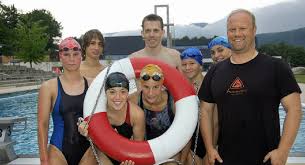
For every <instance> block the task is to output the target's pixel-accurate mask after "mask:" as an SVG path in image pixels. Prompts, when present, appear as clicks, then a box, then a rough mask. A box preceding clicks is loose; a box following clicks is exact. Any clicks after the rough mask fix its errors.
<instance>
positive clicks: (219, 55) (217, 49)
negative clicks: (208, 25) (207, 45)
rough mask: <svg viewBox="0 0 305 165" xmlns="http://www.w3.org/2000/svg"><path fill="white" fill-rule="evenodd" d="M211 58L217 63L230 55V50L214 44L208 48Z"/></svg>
mask: <svg viewBox="0 0 305 165" xmlns="http://www.w3.org/2000/svg"><path fill="white" fill-rule="evenodd" d="M210 53H211V56H212V60H213V61H214V62H215V63H217V62H220V61H222V60H225V59H227V58H229V57H230V56H231V50H230V49H229V48H226V47H224V46H222V45H215V46H213V47H212V48H211V50H210Z"/></svg>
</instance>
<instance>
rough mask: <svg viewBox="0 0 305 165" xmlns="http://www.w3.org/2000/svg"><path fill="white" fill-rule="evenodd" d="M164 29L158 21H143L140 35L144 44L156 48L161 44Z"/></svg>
mask: <svg viewBox="0 0 305 165" xmlns="http://www.w3.org/2000/svg"><path fill="white" fill-rule="evenodd" d="M163 35H164V30H163V29H162V28H161V23H160V21H145V22H144V24H143V30H142V37H143V39H144V41H145V46H147V47H149V48H156V47H158V46H160V45H161V42H162V37H163Z"/></svg>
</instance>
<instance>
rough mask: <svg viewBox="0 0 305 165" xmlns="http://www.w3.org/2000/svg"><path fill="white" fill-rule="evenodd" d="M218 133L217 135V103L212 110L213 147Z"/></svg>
mask: <svg viewBox="0 0 305 165" xmlns="http://www.w3.org/2000/svg"><path fill="white" fill-rule="evenodd" d="M218 135H219V125H218V109H217V105H215V107H214V111H213V145H214V147H215V148H216V147H217V141H218Z"/></svg>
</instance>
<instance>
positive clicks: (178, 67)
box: [174, 50, 182, 73]
mask: <svg viewBox="0 0 305 165" xmlns="http://www.w3.org/2000/svg"><path fill="white" fill-rule="evenodd" d="M174 55H175V56H174V57H175V61H176V65H177V69H178V70H179V71H180V72H181V73H182V69H181V66H182V65H181V58H180V52H178V51H177V50H175V52H174Z"/></svg>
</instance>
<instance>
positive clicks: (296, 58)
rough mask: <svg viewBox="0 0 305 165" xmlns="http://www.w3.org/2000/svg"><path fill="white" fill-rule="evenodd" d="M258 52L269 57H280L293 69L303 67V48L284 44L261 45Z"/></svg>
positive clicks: (304, 55)
mask: <svg viewBox="0 0 305 165" xmlns="http://www.w3.org/2000/svg"><path fill="white" fill-rule="evenodd" d="M259 51H260V52H264V53H266V54H269V55H271V56H280V57H282V58H283V59H284V60H285V61H286V62H288V63H289V64H290V65H291V66H293V67H295V66H305V48H304V47H301V46H293V45H288V44H285V43H276V44H266V45H262V46H261V47H260V48H259Z"/></svg>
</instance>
